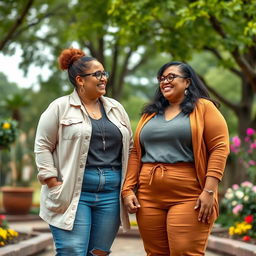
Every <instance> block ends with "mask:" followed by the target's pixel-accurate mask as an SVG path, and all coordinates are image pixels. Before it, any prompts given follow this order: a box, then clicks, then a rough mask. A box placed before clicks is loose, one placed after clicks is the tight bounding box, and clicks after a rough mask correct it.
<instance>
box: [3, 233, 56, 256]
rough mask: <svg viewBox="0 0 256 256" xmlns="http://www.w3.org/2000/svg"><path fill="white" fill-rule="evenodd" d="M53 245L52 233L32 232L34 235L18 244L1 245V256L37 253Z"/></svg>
mask: <svg viewBox="0 0 256 256" xmlns="http://www.w3.org/2000/svg"><path fill="white" fill-rule="evenodd" d="M50 245H52V235H51V234H50V233H32V237H31V238H30V239H27V240H23V241H21V242H19V243H17V244H12V245H7V246H4V247H2V248H1V247H0V255H1V256H28V255H37V253H39V252H41V251H43V250H44V249H45V248H47V247H48V246H50Z"/></svg>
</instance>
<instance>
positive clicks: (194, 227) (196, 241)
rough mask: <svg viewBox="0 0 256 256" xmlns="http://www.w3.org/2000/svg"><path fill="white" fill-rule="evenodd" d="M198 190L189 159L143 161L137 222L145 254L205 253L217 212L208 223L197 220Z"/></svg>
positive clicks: (183, 255) (195, 255)
mask: <svg viewBox="0 0 256 256" xmlns="http://www.w3.org/2000/svg"><path fill="white" fill-rule="evenodd" d="M201 192H202V189H201V188H200V185H199V183H198V180H197V178H196V172H195V168H194V165H193V164H192V163H178V164H161V163H156V164H148V163H147V164H143V166H142V169H141V172H140V176H139V187H138V192H137V197H138V200H139V203H140V205H141V208H140V209H139V210H138V212H137V222H138V226H139V230H140V234H141V237H142V240H143V243H144V247H145V251H146V252H147V255H148V256H160V255H161V256H169V255H170V256H199V255H200V256H201V255H204V253H205V248H206V245H207V239H208V236H209V233H210V231H211V228H212V226H213V222H214V220H215V217H216V213H214V214H213V215H212V218H211V223H210V224H208V223H207V224H205V223H202V222H199V221H198V213H199V211H198V210H194V207H195V204H196V200H197V199H198V197H199V195H200V194H201Z"/></svg>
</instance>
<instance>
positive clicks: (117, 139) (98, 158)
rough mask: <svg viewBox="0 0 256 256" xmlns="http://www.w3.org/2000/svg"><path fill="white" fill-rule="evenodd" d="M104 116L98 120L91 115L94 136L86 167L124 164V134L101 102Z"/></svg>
mask: <svg viewBox="0 0 256 256" xmlns="http://www.w3.org/2000/svg"><path fill="white" fill-rule="evenodd" d="M100 108H101V114H102V117H101V118H100V119H98V120H96V119H93V118H92V117H90V120H91V123H92V136H91V141H90V147H89V152H88V157H87V163H86V167H93V166H99V167H103V166H105V167H110V166H113V167H120V166H121V165H122V157H121V156H122V145H123V144H122V134H121V132H120V131H119V129H118V128H117V127H116V126H115V125H114V124H113V123H112V122H111V121H110V120H109V119H108V117H107V115H106V112H105V109H104V107H103V105H102V103H100Z"/></svg>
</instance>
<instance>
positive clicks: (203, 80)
mask: <svg viewBox="0 0 256 256" xmlns="http://www.w3.org/2000/svg"><path fill="white" fill-rule="evenodd" d="M197 75H198V77H199V78H200V79H201V80H202V82H203V83H204V85H205V86H206V88H207V89H208V91H209V92H210V93H212V94H213V95H214V96H215V97H216V98H217V99H218V100H219V101H221V102H222V103H224V104H225V105H226V106H227V107H229V108H230V109H232V110H233V111H234V112H235V113H237V112H238V109H239V106H238V105H237V104H234V103H232V102H231V101H229V100H227V99H226V98H224V97H222V96H221V94H219V93H218V92H217V91H216V90H215V89H213V88H212V87H211V86H209V85H208V84H207V82H206V81H205V79H204V78H203V77H202V76H201V75H199V74H197Z"/></svg>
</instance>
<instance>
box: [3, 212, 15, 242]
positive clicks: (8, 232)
mask: <svg viewBox="0 0 256 256" xmlns="http://www.w3.org/2000/svg"><path fill="white" fill-rule="evenodd" d="M18 235H19V234H18V232H16V231H15V230H13V229H10V228H8V223H7V221H6V217H5V215H0V247H2V246H5V245H7V244H9V243H12V241H13V240H14V239H15V238H16V237H17V236H18Z"/></svg>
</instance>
